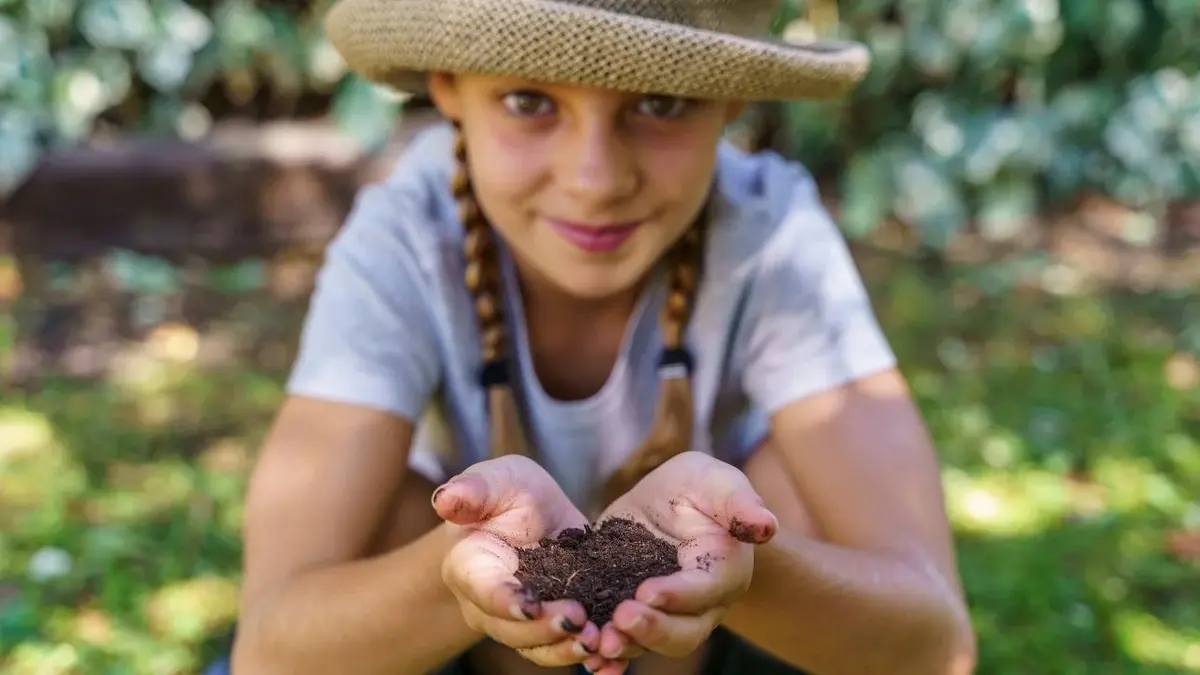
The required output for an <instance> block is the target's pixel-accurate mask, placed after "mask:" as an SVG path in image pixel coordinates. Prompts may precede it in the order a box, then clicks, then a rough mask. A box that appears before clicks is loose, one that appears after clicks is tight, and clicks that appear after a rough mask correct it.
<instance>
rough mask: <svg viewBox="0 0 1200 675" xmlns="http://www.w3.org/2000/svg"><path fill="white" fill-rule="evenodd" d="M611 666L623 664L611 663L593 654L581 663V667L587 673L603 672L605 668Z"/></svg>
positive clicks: (619, 662) (618, 662)
mask: <svg viewBox="0 0 1200 675" xmlns="http://www.w3.org/2000/svg"><path fill="white" fill-rule="evenodd" d="M613 664H621V665H622V666H623V665H624V662H622V661H612V660H610V659H606V658H604V657H603V656H600V655H599V654H593V655H591V656H589V657H587V660H586V661H584V662H583V667H584V669H586V670H587V671H588V672H589V673H600V672H604V669H605V668H609V667H611V666H612V665H613Z"/></svg>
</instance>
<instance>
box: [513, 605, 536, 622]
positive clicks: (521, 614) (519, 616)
mask: <svg viewBox="0 0 1200 675" xmlns="http://www.w3.org/2000/svg"><path fill="white" fill-rule="evenodd" d="M508 613H509V614H512V616H513V618H514V619H516V620H517V621H525V620H526V619H532V618H533V617H531V616H527V615H526V614H525V610H524V609H521V604H520V603H517V602H514V603H513V604H511V605H509V606H508Z"/></svg>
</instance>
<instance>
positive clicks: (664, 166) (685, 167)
mask: <svg viewBox="0 0 1200 675" xmlns="http://www.w3.org/2000/svg"><path fill="white" fill-rule="evenodd" d="M715 165H716V160H715V151H714V146H713V144H711V143H709V142H700V141H697V140H696V139H695V138H681V139H668V140H666V141H658V142H656V143H655V145H654V147H653V148H652V150H651V151H650V152H648V153H646V155H645V160H644V162H643V164H642V166H643V167H644V171H645V175H646V182H647V184H648V186H649V187H650V188H651V189H652V190H653V192H654V194H657V195H659V196H660V199H661V200H662V201H663V202H665V203H667V204H668V205H669V208H671V209H672V211H684V210H692V209H694V208H696V207H698V206H699V205H700V203H702V202H703V201H704V199H705V197H706V196H707V194H708V190H709V185H710V183H711V181H712V177H713V171H714V169H715Z"/></svg>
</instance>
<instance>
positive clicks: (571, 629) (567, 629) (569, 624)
mask: <svg viewBox="0 0 1200 675" xmlns="http://www.w3.org/2000/svg"><path fill="white" fill-rule="evenodd" d="M557 624H558V627H559V628H560V629H561V630H562V631H563V632H564V633H571V634H573V635H577V634H579V633H582V632H583V626H580V625H578V624H576V623H575V622H574V621H571V620H570V619H568V618H567V617H565V616H560V617H558V621H557Z"/></svg>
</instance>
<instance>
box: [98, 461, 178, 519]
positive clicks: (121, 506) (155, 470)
mask: <svg viewBox="0 0 1200 675" xmlns="http://www.w3.org/2000/svg"><path fill="white" fill-rule="evenodd" d="M107 486H108V490H106V491H104V492H102V493H100V494H97V495H96V496H94V497H92V498H90V499H88V500H87V502H86V505H85V506H84V514H85V517H86V518H87V519H88V520H89V521H91V522H96V523H107V524H118V523H136V522H140V521H143V520H147V519H151V518H154V517H155V516H158V515H161V514H163V513H165V512H166V511H168V510H169V509H171V508H173V507H177V506H181V505H183V504H186V503H187V502H188V500H189V498H190V497H191V496H192V495H194V494H195V489H196V481H195V471H194V470H193V469H192V468H191V467H190V466H189V465H188V464H186V463H184V462H183V461H182V460H180V459H171V460H164V461H159V462H153V463H149V464H131V463H127V462H118V463H114V464H112V465H111V466H109V467H108V480H107Z"/></svg>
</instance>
